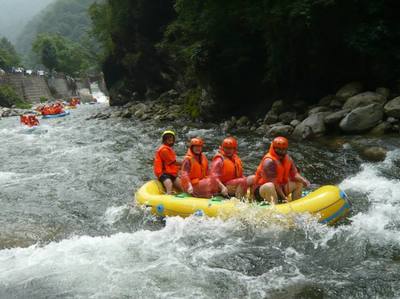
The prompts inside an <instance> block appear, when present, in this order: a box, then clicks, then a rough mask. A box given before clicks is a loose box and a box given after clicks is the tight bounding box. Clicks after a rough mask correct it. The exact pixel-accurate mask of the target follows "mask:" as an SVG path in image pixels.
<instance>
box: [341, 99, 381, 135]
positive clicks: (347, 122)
mask: <svg viewBox="0 0 400 299" xmlns="http://www.w3.org/2000/svg"><path fill="white" fill-rule="evenodd" d="M382 117H383V107H382V105H380V104H371V105H368V106H365V107H359V108H357V109H354V110H352V111H351V112H350V113H349V114H347V115H346V116H345V117H344V118H343V119H342V120H341V121H340V124H339V126H340V128H341V129H342V130H343V131H344V132H349V133H357V132H363V131H366V130H369V129H371V128H373V127H375V126H376V125H377V124H378V123H379V122H380V121H381V120H382Z"/></svg>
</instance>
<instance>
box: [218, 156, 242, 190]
mask: <svg viewBox="0 0 400 299" xmlns="http://www.w3.org/2000/svg"><path fill="white" fill-rule="evenodd" d="M218 158H221V159H222V161H223V166H222V174H221V177H220V178H219V180H220V181H221V183H223V184H225V183H226V182H228V181H230V180H233V179H237V178H241V177H243V166H242V160H240V158H239V156H238V155H236V154H233V156H232V157H227V156H226V155H225V154H224V152H223V151H222V150H220V151H219V152H218V153H217V154H216V155H215V156H214V158H213V161H214V160H216V159H218Z"/></svg>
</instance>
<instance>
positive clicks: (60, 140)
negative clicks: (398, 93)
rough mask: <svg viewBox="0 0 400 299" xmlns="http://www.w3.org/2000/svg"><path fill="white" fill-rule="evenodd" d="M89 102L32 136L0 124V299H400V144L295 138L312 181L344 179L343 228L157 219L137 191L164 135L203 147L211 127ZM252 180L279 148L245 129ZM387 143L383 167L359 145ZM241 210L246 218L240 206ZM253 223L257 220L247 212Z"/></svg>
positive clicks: (243, 147) (210, 142) (14, 123)
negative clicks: (119, 113) (136, 115)
mask: <svg viewBox="0 0 400 299" xmlns="http://www.w3.org/2000/svg"><path fill="white" fill-rule="evenodd" d="M109 110H112V108H109V107H107V106H106V105H103V104H99V105H83V106H81V107H79V108H78V109H77V110H74V111H72V114H71V115H70V116H68V117H65V118H61V119H51V120H43V121H41V125H40V127H39V128H38V129H36V130H34V131H30V130H27V129H25V128H22V127H21V126H20V125H19V123H18V119H17V118H7V119H1V120H0V140H1V142H0V156H1V158H2V159H1V163H0V203H1V209H0V298H350V297H351V298H372V297H385V298H387V297H389V298H395V297H399V296H400V232H399V230H400V213H399V212H400V209H399V204H400V181H399V176H400V175H399V174H400V151H399V150H398V149H397V148H398V146H399V145H400V141H399V139H398V137H385V139H373V138H366V137H358V136H352V137H348V138H329V139H326V140H321V141H318V142H303V143H292V144H291V154H292V156H293V157H294V159H295V161H297V164H298V165H299V166H300V168H301V169H302V171H303V173H304V174H305V176H306V177H308V178H309V179H310V180H311V181H312V182H313V183H314V187H316V186H317V185H323V184H328V183H332V184H339V185H340V187H341V188H342V189H343V190H345V191H346V192H347V193H348V195H349V196H350V198H351V200H352V203H353V211H352V213H351V215H350V216H349V218H348V219H347V220H345V221H343V222H342V223H341V224H339V225H337V226H335V227H328V226H325V225H321V224H318V223H317V221H315V220H313V219H310V218H307V217H306V216H305V217H304V221H302V218H301V217H300V218H299V219H298V221H296V225H295V226H294V227H289V228H288V227H287V226H284V225H283V226H282V225H278V224H276V223H275V222H273V221H271V222H269V221H268V219H264V220H263V221H248V220H249V218H251V217H247V221H244V220H243V219H231V220H227V221H222V220H220V219H206V218H201V217H196V216H193V217H189V218H186V219H182V218H179V217H173V218H168V219H166V220H165V221H163V220H160V219H156V218H155V217H153V216H152V215H150V213H149V211H147V210H144V209H142V208H140V207H137V206H135V204H134V201H133V192H134V190H136V189H137V188H138V187H139V186H141V184H143V183H144V182H146V181H147V180H148V179H150V178H152V156H153V152H154V149H155V148H156V147H157V146H158V144H159V140H160V138H159V135H160V133H161V132H162V131H163V130H164V129H167V128H170V127H169V125H173V126H174V129H176V131H177V133H178V137H179V138H178V142H177V144H176V150H177V152H178V154H179V155H182V154H184V152H185V142H186V140H187V139H188V138H190V137H191V136H196V135H199V136H202V137H204V138H205V141H206V143H207V146H206V150H207V154H208V155H209V156H211V155H212V152H213V146H214V148H215V145H216V144H217V143H218V142H219V141H220V140H221V138H222V137H223V134H222V132H221V131H220V130H219V129H218V127H216V126H212V125H209V124H207V125H204V124H203V125H202V124H199V123H197V124H190V123H180V124H167V123H161V124H159V123H155V122H153V121H147V122H140V121H137V120H127V119H121V118H109V119H106V120H98V119H88V118H89V117H90V116H92V115H94V114H96V113H99V112H104V111H109ZM237 136H238V138H239V142H240V146H239V152H240V155H241V157H242V159H243V160H244V163H245V166H246V171H247V173H250V172H252V171H253V170H254V169H255V167H256V165H257V163H258V161H259V159H260V158H261V156H262V153H263V151H265V150H266V149H267V147H268V143H269V141H270V140H268V139H265V138H264V139H263V138H262V137H260V136H256V135H249V134H238V135H237ZM382 144H384V145H385V146H386V147H387V148H388V149H389V150H390V151H389V153H388V156H387V158H386V160H385V161H384V162H382V163H367V162H365V161H363V160H361V159H360V158H359V156H358V154H357V147H362V146H369V145H382ZM244 213H246V211H244ZM250 216H251V215H250Z"/></svg>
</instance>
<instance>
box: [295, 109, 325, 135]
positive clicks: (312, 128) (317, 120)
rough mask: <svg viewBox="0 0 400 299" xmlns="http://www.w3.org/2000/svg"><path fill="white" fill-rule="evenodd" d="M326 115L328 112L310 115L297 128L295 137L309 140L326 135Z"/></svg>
mask: <svg viewBox="0 0 400 299" xmlns="http://www.w3.org/2000/svg"><path fill="white" fill-rule="evenodd" d="M326 115H327V114H326V112H319V113H315V114H312V115H310V116H309V117H307V118H306V119H305V120H303V121H302V122H301V123H300V124H298V125H297V126H296V128H295V129H294V131H293V136H294V137H295V138H302V139H307V138H310V137H315V136H321V135H323V134H324V133H325V123H324V118H325V116H326Z"/></svg>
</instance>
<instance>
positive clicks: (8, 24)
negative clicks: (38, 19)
mask: <svg viewBox="0 0 400 299" xmlns="http://www.w3.org/2000/svg"><path fill="white" fill-rule="evenodd" d="M54 1H55V0H0V36H5V37H6V38H7V39H8V40H10V41H11V42H13V43H14V42H15V41H16V39H17V37H18V36H19V35H20V33H21V31H22V30H23V28H24V27H25V25H26V24H27V23H28V22H29V21H30V20H31V19H32V18H33V17H34V16H35V15H36V14H38V13H39V12H40V11H41V10H42V9H43V8H45V7H46V6H47V5H49V4H50V3H51V2H54Z"/></svg>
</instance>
